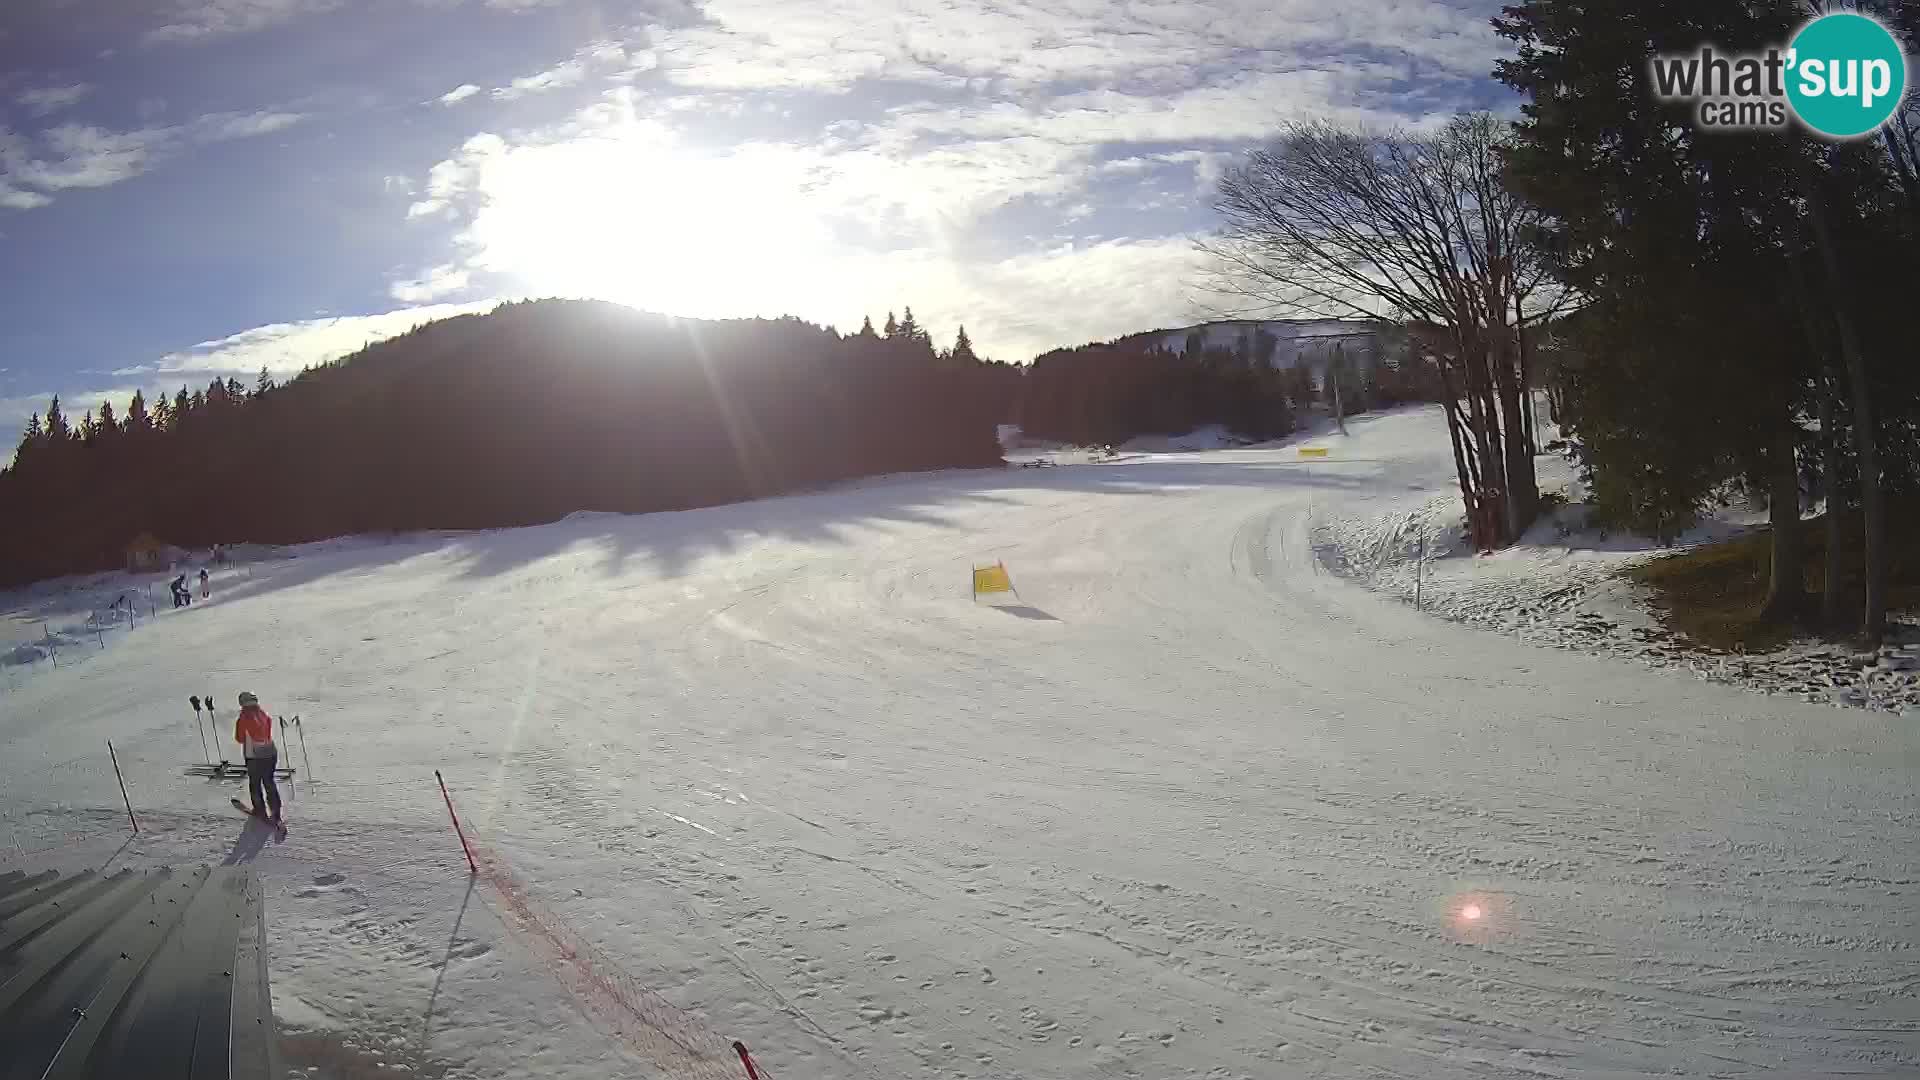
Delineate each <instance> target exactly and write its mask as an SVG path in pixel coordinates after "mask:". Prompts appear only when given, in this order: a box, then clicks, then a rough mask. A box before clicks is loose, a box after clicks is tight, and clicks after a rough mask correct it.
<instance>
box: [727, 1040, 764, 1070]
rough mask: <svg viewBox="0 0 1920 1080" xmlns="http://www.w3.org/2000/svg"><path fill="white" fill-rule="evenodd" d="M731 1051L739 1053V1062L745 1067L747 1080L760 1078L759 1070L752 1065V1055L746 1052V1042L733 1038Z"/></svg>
mask: <svg viewBox="0 0 1920 1080" xmlns="http://www.w3.org/2000/svg"><path fill="white" fill-rule="evenodd" d="M733 1052H734V1053H736V1054H739V1055H740V1064H742V1065H745V1066H746V1067H747V1080H760V1070H759V1069H756V1068H754V1067H753V1055H752V1054H749V1053H747V1044H746V1043H743V1042H741V1041H740V1040H739V1039H735V1040H733Z"/></svg>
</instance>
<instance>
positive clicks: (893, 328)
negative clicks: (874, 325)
mask: <svg viewBox="0 0 1920 1080" xmlns="http://www.w3.org/2000/svg"><path fill="white" fill-rule="evenodd" d="M899 334H900V324H899V323H897V322H895V321H894V319H893V312H891V311H889V312H887V328H886V329H885V330H883V331H882V332H881V334H880V336H881V337H884V338H886V339H887V340H888V341H892V340H893V339H894V338H895V337H897V336H899Z"/></svg>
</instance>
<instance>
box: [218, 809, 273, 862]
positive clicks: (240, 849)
mask: <svg viewBox="0 0 1920 1080" xmlns="http://www.w3.org/2000/svg"><path fill="white" fill-rule="evenodd" d="M272 835H273V829H272V828H271V827H269V826H268V825H266V824H264V823H262V822H260V821H256V820H254V819H252V818H249V819H247V823H246V824H245V825H242V826H241V827H240V835H239V836H237V837H235V838H234V841H233V850H232V851H229V852H227V857H226V858H224V859H222V860H220V865H221V866H239V865H241V864H243V863H250V862H252V861H253V860H254V859H255V858H256V857H258V856H259V854H260V849H261V848H263V847H266V846H267V838H268V837H270V836H272Z"/></svg>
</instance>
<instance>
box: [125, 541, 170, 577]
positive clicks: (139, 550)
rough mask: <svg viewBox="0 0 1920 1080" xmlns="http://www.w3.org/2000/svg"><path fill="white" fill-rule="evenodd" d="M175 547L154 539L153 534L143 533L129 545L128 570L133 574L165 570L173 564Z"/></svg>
mask: <svg viewBox="0 0 1920 1080" xmlns="http://www.w3.org/2000/svg"><path fill="white" fill-rule="evenodd" d="M173 551H174V549H173V546H172V545H170V544H163V543H161V542H160V541H158V540H156V539H154V537H153V534H152V533H145V532H143V533H141V534H140V535H139V536H136V537H134V538H133V540H132V542H130V543H129V544H127V569H128V570H129V571H131V572H133V573H149V572H152V571H155V570H165V569H166V568H167V567H168V566H170V565H172V564H173Z"/></svg>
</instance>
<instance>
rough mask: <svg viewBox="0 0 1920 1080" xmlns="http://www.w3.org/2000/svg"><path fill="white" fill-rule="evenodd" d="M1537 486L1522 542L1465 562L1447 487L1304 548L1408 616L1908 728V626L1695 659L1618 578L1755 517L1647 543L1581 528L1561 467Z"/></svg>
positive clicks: (1558, 461)
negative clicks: (1544, 505) (1558, 500)
mask: <svg viewBox="0 0 1920 1080" xmlns="http://www.w3.org/2000/svg"><path fill="white" fill-rule="evenodd" d="M1536 469H1537V472H1538V476H1539V480H1540V485H1541V490H1542V491H1543V492H1549V493H1555V494H1558V495H1561V496H1562V497H1563V498H1564V499H1565V500H1566V505H1562V506H1560V507H1558V508H1557V509H1556V510H1554V511H1553V512H1552V513H1550V514H1548V515H1546V516H1544V517H1543V518H1542V519H1541V521H1540V522H1538V523H1537V524H1536V525H1535V526H1534V527H1533V528H1532V529H1531V530H1529V531H1528V533H1527V535H1526V536H1525V537H1524V538H1523V539H1522V541H1521V542H1520V543H1518V544H1516V545H1514V546H1513V547H1511V548H1508V549H1506V550H1504V551H1498V552H1495V553H1493V554H1491V555H1478V554H1476V553H1475V552H1474V551H1473V550H1472V546H1471V545H1470V544H1469V543H1468V542H1467V541H1466V538H1465V535H1464V532H1465V529H1464V519H1463V517H1462V514H1461V510H1460V497H1459V494H1458V492H1457V491H1446V492H1442V493H1440V494H1434V495H1428V494H1425V493H1409V494H1408V495H1407V496H1406V497H1405V498H1403V499H1402V500H1400V501H1399V502H1398V503H1397V504H1396V505H1394V506H1393V508H1392V509H1390V510H1387V511H1385V512H1379V511H1375V512H1372V513H1371V514H1351V515H1326V516H1322V517H1320V518H1318V519H1316V522H1315V526H1314V533H1313V544H1314V548H1315V550H1316V551H1317V552H1318V553H1319V554H1320V557H1321V559H1322V560H1323V561H1325V562H1326V563H1327V564H1328V565H1329V566H1330V567H1332V568H1333V569H1335V570H1336V571H1338V572H1340V573H1342V574H1345V575H1347V576H1349V577H1352V578H1354V579H1356V580H1359V581H1361V582H1363V583H1365V584H1366V585H1367V586H1368V587H1369V588H1372V589H1375V590H1377V591H1380V592H1384V593H1388V594H1391V595H1393V596H1397V597H1399V598H1400V599H1401V600H1403V601H1405V602H1408V603H1414V602H1418V603H1419V605H1420V607H1421V610H1423V611H1426V612H1428V613H1430V614H1433V615H1436V616H1438V617H1440V618H1444V619H1451V620H1453V621H1456V622H1463V623H1467V624H1468V625H1470V626H1476V627H1480V628H1482V629H1487V630H1494V631H1498V632H1501V633H1505V634H1510V635H1513V636H1515V637H1519V638H1523V639H1525V640H1527V641H1529V642H1531V643H1533V644H1536V645H1542V646H1546V647H1550V648H1557V649H1570V650H1574V651H1578V652H1583V653H1601V654H1605V655H1609V656H1614V657H1617V658H1620V659H1622V660H1626V661H1630V662H1633V663H1636V664H1640V665H1643V666H1647V667H1658V668H1666V669H1673V670H1679V671H1686V672H1690V673H1692V674H1694V675H1695V676H1697V677H1699V678H1703V679H1709V680H1712V681H1715V682H1722V683H1727V684H1730V685H1734V686H1739V687H1742V688H1744V689H1747V690H1751V691H1755V692H1758V693H1762V694H1784V695H1789V696H1792V697H1795V698H1798V699H1800V700H1802V701H1819V702H1829V703H1832V704H1835V705H1844V706H1867V707H1871V708H1876V709H1884V710H1887V711H1890V712H1896V713H1898V712H1903V711H1904V712H1907V713H1908V714H1909V715H1910V716H1911V717H1913V718H1916V719H1920V626H1915V625H1914V622H1913V619H1912V614H1911V613H1907V614H1906V616H1905V617H1904V618H1901V617H1896V618H1895V619H1894V620H1893V623H1892V625H1891V626H1890V627H1889V633H1888V642H1889V643H1888V644H1887V645H1886V646H1885V647H1883V648H1882V649H1881V650H1880V653H1879V654H1878V655H1877V656H1868V657H1861V656H1858V655H1856V654H1855V653H1854V651H1853V650H1852V649H1850V648H1848V647H1846V646H1844V645H1840V644H1833V643H1828V642H1822V641H1803V642H1796V643H1794V644H1792V645H1789V646H1788V647H1786V648H1783V649H1780V650H1777V651H1774V652H1771V653H1767V654H1764V655H1755V656H1719V655H1713V654H1710V653H1707V652H1704V651H1702V650H1701V649H1700V648H1699V647H1697V646H1695V645H1693V644H1691V643H1688V642H1686V641H1685V640H1683V639H1682V638H1680V637H1679V636H1677V635H1675V634H1673V633H1671V632H1669V631H1668V630H1667V629H1666V628H1665V627H1663V626H1661V625H1660V623H1659V621H1658V619H1657V618H1656V617H1655V616H1654V615H1653V614H1652V612H1651V609H1650V605H1649V603H1648V590H1646V589H1645V588H1644V587H1643V586H1640V585H1638V584H1635V583H1634V582H1632V581H1630V580H1628V579H1626V578H1625V577H1623V576H1622V571H1624V570H1625V569H1627V568H1628V567H1630V566H1632V565H1633V564H1635V563H1637V562H1641V561H1644V560H1646V559H1649V558H1653V557H1656V556H1658V555H1660V554H1663V553H1665V552H1667V551H1670V550H1679V549H1683V548H1685V547H1687V546H1690V545H1694V544H1704V543H1712V542H1714V541H1718V540H1723V539H1726V538H1727V537H1729V536H1733V535H1736V534H1738V533H1739V532H1741V531H1744V530H1745V529H1748V528H1751V527H1753V526H1755V525H1759V524H1763V523H1764V522H1765V521H1766V514H1765V512H1764V510H1758V509H1752V508H1744V507H1741V506H1733V507H1730V508H1726V509H1722V510H1719V511H1717V512H1715V513H1714V514H1712V515H1711V516H1709V517H1708V518H1707V519H1705V520H1703V521H1702V522H1701V524H1700V525H1699V526H1698V527H1696V528H1694V529H1693V530H1691V531H1689V532H1688V533H1686V534H1685V535H1683V536H1681V537H1680V538H1678V540H1676V542H1675V544H1674V546H1673V547H1672V548H1666V547H1661V546H1660V545H1658V544H1656V543H1655V542H1654V541H1652V540H1649V539H1647V538H1645V537H1637V536H1623V535H1619V534H1613V535H1608V534H1604V533H1602V532H1600V531H1598V530H1596V529H1593V528H1590V527H1588V525H1587V522H1586V514H1587V507H1586V505H1585V504H1584V503H1583V502H1582V500H1583V499H1584V498H1585V490H1584V488H1583V486H1582V485H1581V483H1580V481H1579V480H1578V478H1577V477H1576V476H1575V472H1574V469H1573V467H1572V465H1571V464H1570V463H1569V462H1568V461H1567V460H1566V459H1564V458H1561V457H1557V456H1555V457H1541V458H1539V459H1537V461H1536Z"/></svg>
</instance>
